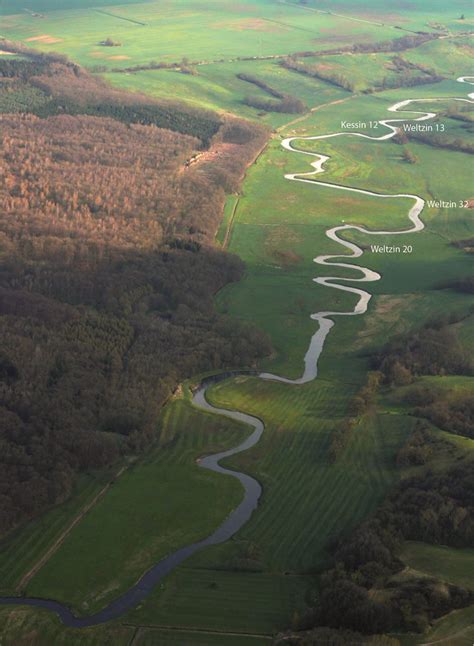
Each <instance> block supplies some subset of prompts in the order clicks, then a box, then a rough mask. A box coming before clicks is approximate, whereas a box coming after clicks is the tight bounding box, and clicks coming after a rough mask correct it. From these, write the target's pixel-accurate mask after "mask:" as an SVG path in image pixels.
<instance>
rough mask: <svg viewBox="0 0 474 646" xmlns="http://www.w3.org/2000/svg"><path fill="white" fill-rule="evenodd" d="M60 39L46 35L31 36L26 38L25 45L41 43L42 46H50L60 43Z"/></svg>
mask: <svg viewBox="0 0 474 646" xmlns="http://www.w3.org/2000/svg"><path fill="white" fill-rule="evenodd" d="M62 41H63V39H62V38H55V37H54V36H49V35H48V34H42V35H41V36H32V37H31V38H27V39H26V42H27V43H34V42H38V43H43V44H44V45H52V44H53V43H62Z"/></svg>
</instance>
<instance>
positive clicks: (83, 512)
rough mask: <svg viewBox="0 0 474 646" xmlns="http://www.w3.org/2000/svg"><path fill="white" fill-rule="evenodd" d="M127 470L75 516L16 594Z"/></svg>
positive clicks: (35, 565) (120, 473) (30, 571)
mask: <svg viewBox="0 0 474 646" xmlns="http://www.w3.org/2000/svg"><path fill="white" fill-rule="evenodd" d="M126 469H127V465H124V466H123V467H121V468H120V469H119V471H117V473H116V474H115V475H114V476H113V477H112V478H111V480H109V482H108V483H107V484H106V485H105V486H104V487H102V489H101V490H100V491H99V492H98V493H96V495H95V496H94V498H93V499H92V500H90V501H89V502H88V503H86V504H85V505H84V507H83V508H82V509H81V511H80V512H79V513H78V514H77V516H75V517H74V518H73V519H72V521H71V522H70V523H69V525H68V526H67V527H66V529H64V530H63V531H62V532H61V534H60V535H59V536H58V538H57V539H56V540H55V541H54V543H53V544H52V545H51V547H49V548H48V549H47V550H46V552H45V553H44V554H43V556H42V557H41V558H40V559H39V560H38V561H36V563H35V564H34V565H33V566H32V567H31V568H30V569H29V570H28V572H26V574H24V575H23V576H22V578H21V579H20V581H19V583H18V584H17V585H16V587H15V591H16V592H23V590H24V588H25V587H26V586H27V585H28V583H29V582H30V581H31V579H32V578H33V577H34V576H35V574H37V573H38V571H39V570H40V569H41V568H42V567H43V565H45V564H46V563H47V562H48V561H49V559H50V558H51V557H52V556H53V554H55V553H56V552H57V551H58V549H59V548H60V547H61V545H62V544H63V543H64V541H65V540H66V538H67V536H68V535H69V534H70V532H71V531H72V530H73V529H74V527H76V525H78V524H79V523H80V521H81V520H82V519H83V518H84V516H85V515H86V514H87V513H88V512H89V511H90V510H91V509H92V507H94V506H95V505H96V504H97V503H98V502H99V500H100V499H101V498H103V497H104V496H105V494H106V493H107V491H108V490H109V489H110V487H111V486H112V484H113V483H114V482H115V481H116V480H117V478H120V476H121V475H122V474H123V472H124V471H125V470H126Z"/></svg>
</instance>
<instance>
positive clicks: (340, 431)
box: [329, 372, 383, 462]
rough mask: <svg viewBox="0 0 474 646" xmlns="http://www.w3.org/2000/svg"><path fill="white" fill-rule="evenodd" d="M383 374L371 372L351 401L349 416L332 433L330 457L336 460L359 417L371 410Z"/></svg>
mask: <svg viewBox="0 0 474 646" xmlns="http://www.w3.org/2000/svg"><path fill="white" fill-rule="evenodd" d="M382 377H383V375H382V374H381V373H380V372H369V374H368V376H367V383H366V385H365V386H364V387H363V388H361V389H360V390H359V391H358V392H357V393H356V394H355V395H354V397H352V398H351V399H350V401H349V404H348V407H347V417H345V418H344V419H343V420H342V421H341V422H340V423H339V424H338V425H337V426H336V428H335V429H334V431H333V432H332V434H331V442H330V444H329V459H330V460H331V462H335V461H336V460H337V458H338V457H339V455H340V454H341V453H342V451H343V450H344V449H345V447H346V446H347V444H348V442H349V440H350V437H351V434H352V431H353V429H354V428H355V426H356V425H357V418H359V417H361V416H362V415H364V414H365V413H367V412H368V411H369V409H370V408H371V406H372V405H373V403H374V400H375V395H376V393H377V390H378V388H379V385H380V383H381V380H382Z"/></svg>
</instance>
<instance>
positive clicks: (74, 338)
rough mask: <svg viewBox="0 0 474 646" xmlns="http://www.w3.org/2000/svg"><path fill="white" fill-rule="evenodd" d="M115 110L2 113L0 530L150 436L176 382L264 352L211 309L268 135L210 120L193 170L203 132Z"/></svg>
mask: <svg viewBox="0 0 474 646" xmlns="http://www.w3.org/2000/svg"><path fill="white" fill-rule="evenodd" d="M103 100H104V96H102V98H101V101H103ZM79 104H80V103H78V105H79ZM105 104H107V105H109V106H111V105H112V106H113V103H111V102H110V97H109V98H108V99H107V102H105V103H103V105H105ZM84 105H86V104H84ZM96 105H101V103H100V101H99V102H98V103H96ZM122 108H123V105H119V107H118V109H122ZM126 114H132V113H127V112H123V113H122V116H123V117H124V119H121V120H114V119H111V118H110V117H97V116H88V115H75V116H73V115H70V114H60V115H56V116H47V117H46V118H39V117H38V116H36V115H32V114H20V113H17V114H3V115H0V131H1V135H0V239H1V245H0V247H1V260H2V263H1V264H2V271H1V273H0V314H1V316H0V339H1V348H2V350H1V351H0V428H1V435H0V473H1V477H0V510H1V511H0V534H4V533H5V532H7V531H9V530H11V529H12V528H14V527H15V526H16V525H18V524H19V523H21V522H22V521H23V520H25V519H27V518H30V517H32V516H34V515H35V514H37V513H39V512H40V511H41V510H42V509H44V508H45V507H47V506H48V505H51V504H53V503H56V502H58V501H60V500H63V499H65V498H67V497H68V495H69V493H70V491H71V488H72V485H73V482H74V479H75V475H76V473H77V472H78V471H80V470H85V469H90V468H98V467H103V466H105V465H107V464H110V463H112V462H113V461H115V460H116V459H118V457H119V456H120V455H122V454H124V453H130V452H136V451H140V450H142V449H143V448H144V447H146V446H147V445H148V444H149V443H150V442H152V441H153V440H154V439H155V438H156V433H157V419H158V414H159V411H160V408H161V407H162V405H163V403H164V402H165V401H166V399H167V398H168V397H169V396H170V395H171V393H172V392H173V391H174V389H175V388H176V386H177V384H178V383H179V382H180V381H181V380H182V379H184V378H186V377H190V376H191V375H193V374H195V373H199V372H202V371H205V370H211V369H217V368H221V367H229V366H236V365H251V364H252V363H253V362H254V361H255V359H256V358H257V357H258V356H261V355H262V354H265V353H267V352H268V351H269V344H268V342H267V341H266V339H265V338H264V337H263V336H262V335H261V334H260V333H259V332H258V331H257V330H256V329H254V328H252V327H250V326H247V325H243V324H239V323H237V322H235V321H232V320H229V319H227V318H226V317H224V316H220V315H218V314H217V313H216V311H215V310H214V307H213V302H212V297H213V294H214V293H215V292H216V291H217V290H218V289H220V288H221V287H222V286H223V285H225V284H226V283H227V282H229V281H234V280H238V279H239V278H240V276H241V274H242V271H243V264H242V262H241V261H240V260H239V259H238V258H237V257H234V256H231V255H229V254H226V253H224V252H222V251H219V250H217V249H214V248H213V247H212V246H211V241H212V239H213V236H214V233H215V230H216V228H217V226H218V224H219V221H220V217H221V213H222V207H223V203H224V198H225V193H226V191H228V190H234V189H235V187H236V186H238V184H239V181H240V178H241V176H242V174H243V172H244V170H245V167H246V165H247V164H248V163H249V162H250V161H251V160H252V159H253V157H254V156H255V154H256V153H257V151H258V150H259V149H260V148H261V147H262V145H263V144H264V142H265V139H266V132H265V131H264V130H262V129H261V128H259V127H257V126H251V125H248V124H247V123H245V122H241V121H239V120H228V121H226V122H225V123H223V124H219V130H218V131H217V133H216V134H215V135H214V136H213V138H212V141H211V147H214V148H217V149H220V150H222V151H223V152H222V154H220V155H209V158H208V159H204V160H203V161H202V163H201V162H200V163H198V164H195V165H193V166H191V167H189V166H187V165H186V161H187V160H188V159H189V158H190V157H191V156H193V155H194V154H195V153H196V150H199V149H202V145H203V144H202V140H199V139H197V138H195V137H192V136H189V135H186V134H182V133H180V132H172V131H171V130H166V129H162V128H158V127H157V126H156V125H143V124H140V123H135V119H133V118H131V121H130V122H128V123H127V122H126V123H124V122H123V121H124V120H125V115H126ZM196 123H197V122H196Z"/></svg>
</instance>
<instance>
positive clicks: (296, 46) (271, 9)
mask: <svg viewBox="0 0 474 646" xmlns="http://www.w3.org/2000/svg"><path fill="white" fill-rule="evenodd" d="M51 1H52V0H51ZM98 5H99V8H98V9H94V8H93V7H90V6H89V7H88V8H86V9H80V8H79V6H78V3H77V2H74V3H72V8H71V9H69V10H68V9H64V5H62V6H61V10H57V11H48V12H46V10H44V11H45V13H44V16H43V17H35V16H32V15H30V14H28V13H26V12H22V13H17V14H14V15H10V16H6V17H5V18H4V19H3V21H2V22H3V24H2V35H5V36H6V37H8V38H11V39H14V40H21V41H23V42H25V43H27V44H29V45H31V46H33V47H38V48H40V49H44V50H47V51H57V52H61V53H65V54H67V55H68V56H70V57H71V58H73V59H74V60H76V61H77V62H79V63H81V64H83V65H88V66H90V65H95V64H105V65H107V66H117V65H122V66H125V67H126V66H128V65H137V64H139V63H148V62H150V61H152V60H163V61H176V60H178V61H179V60H181V59H182V58H183V56H184V57H187V58H189V59H190V60H202V59H205V60H216V59H221V58H234V57H236V56H268V55H275V54H288V53H291V52H295V51H301V50H304V49H324V48H330V47H334V46H335V45H342V44H347V43H352V42H353V41H354V39H357V40H359V41H361V42H370V41H374V40H377V39H381V38H382V39H383V38H394V37H395V36H396V35H397V34H396V32H395V33H394V30H393V29H392V28H390V27H380V26H374V25H371V24H367V23H360V24H356V25H354V24H352V23H347V21H344V20H341V19H340V18H337V17H333V16H328V15H318V14H309V15H308V14H307V13H306V12H303V11H301V10H299V9H298V8H297V7H293V6H291V5H286V4H281V3H276V2H272V1H270V0H243V1H242V2H240V3H239V4H238V5H236V4H235V3H233V2H232V0H210V1H209V2H206V4H205V5H200V4H198V5H196V3H195V2H193V0H179V1H178V2H176V1H174V0H173V1H171V0H160V1H154V2H148V3H147V2H145V3H131V4H122V3H118V4H117V5H116V6H114V5H113V4H109V3H107V5H108V6H107V7H105V8H104V9H101V8H100V2H99V3H98ZM10 6H11V5H10ZM46 6H47V5H46ZM36 11H41V4H39V3H38V4H37V5H36ZM130 20H131V21H137V22H141V23H144V24H142V25H140V24H136V22H130ZM203 34H206V37H205V38H203V37H202V36H203ZM108 37H110V38H112V39H113V40H114V41H117V42H120V43H121V44H122V45H121V47H116V48H108V47H100V46H99V45H98V43H99V42H100V41H102V40H104V39H105V38H108ZM116 56H119V57H126V58H118V59H117V58H114V57H116Z"/></svg>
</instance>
